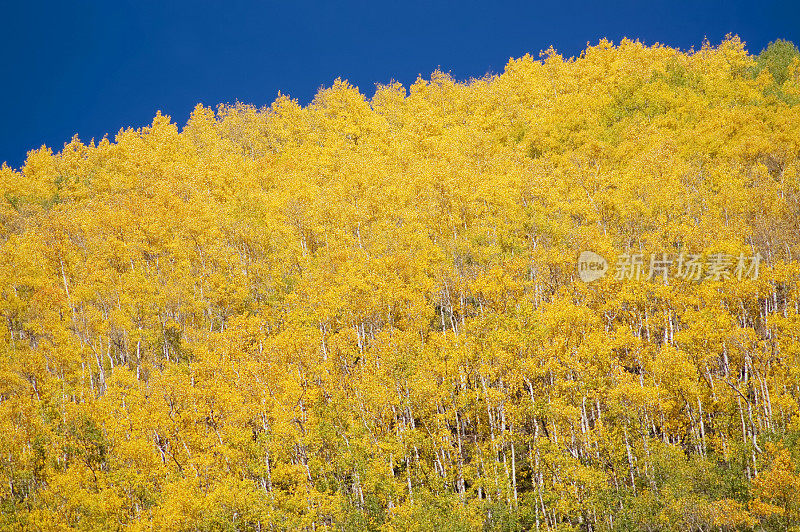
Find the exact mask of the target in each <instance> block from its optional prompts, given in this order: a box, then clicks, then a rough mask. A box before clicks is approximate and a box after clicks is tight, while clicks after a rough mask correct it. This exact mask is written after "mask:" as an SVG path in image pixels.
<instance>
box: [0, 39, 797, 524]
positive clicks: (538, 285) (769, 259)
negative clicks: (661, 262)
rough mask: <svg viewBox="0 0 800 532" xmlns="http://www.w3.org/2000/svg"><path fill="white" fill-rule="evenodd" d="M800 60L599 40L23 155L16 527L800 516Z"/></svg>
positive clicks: (2, 283) (1, 419)
mask: <svg viewBox="0 0 800 532" xmlns="http://www.w3.org/2000/svg"><path fill="white" fill-rule="evenodd" d="M767 52H769V53H767ZM799 56H800V54H798V53H797V49H796V48H795V47H794V46H793V45H791V43H786V42H784V41H781V42H778V43H776V44H774V45H772V46H771V47H770V48H769V49H768V50H767V51H765V52H763V53H762V54H761V55H759V56H754V55H751V54H750V53H748V52H747V50H746V49H745V46H744V44H743V43H742V42H741V41H740V40H739V39H738V38H736V37H729V38H727V39H726V40H725V41H723V42H722V43H721V44H719V45H718V46H711V45H708V44H706V45H704V46H703V47H702V49H700V50H692V51H680V50H676V49H673V48H669V47H665V46H660V45H655V46H645V45H643V44H641V43H639V42H638V41H637V42H634V41H629V40H625V41H623V42H621V43H619V44H618V45H616V46H615V45H612V44H611V43H609V42H607V41H601V42H600V43H599V44H598V45H597V46H591V47H588V48H587V49H586V50H585V51H584V52H583V53H582V54H581V56H580V57H578V58H575V59H569V60H567V59H565V58H563V57H562V56H560V55H559V54H558V53H556V51H555V50H553V49H550V50H548V51H547V52H545V53H544V54H542V56H541V57H540V58H533V57H530V56H525V57H522V58H520V59H512V60H510V61H509V63H508V65H507V66H506V68H505V71H504V72H503V73H502V74H499V75H496V76H487V77H485V78H483V79H475V80H471V81H469V82H456V81H454V80H453V79H451V77H449V76H448V75H446V74H444V73H442V72H435V73H433V74H432V76H431V77H430V79H428V80H425V79H418V80H417V81H416V82H415V83H414V84H413V85H411V86H410V87H408V88H405V87H403V86H401V85H400V84H391V85H388V86H380V87H378V89H377V91H376V92H375V95H374V96H373V97H372V98H371V99H367V98H366V97H365V96H364V95H363V94H362V93H361V92H359V90H358V89H357V88H355V87H352V86H351V85H349V84H348V83H347V82H344V81H339V80H337V81H336V82H335V83H334V84H333V86H331V87H330V88H326V89H323V90H320V91H319V93H318V94H317V96H316V98H315V99H314V101H313V102H312V103H311V104H309V105H308V106H305V107H301V106H300V105H298V103H297V102H296V101H293V100H292V99H290V98H288V97H285V96H281V97H279V98H278V99H277V100H276V101H275V102H274V103H273V104H272V105H271V106H270V107H268V108H264V109H257V108H254V107H252V106H248V105H243V104H236V105H223V106H220V107H219V108H218V109H216V110H215V109H210V108H207V107H203V106H198V107H197V108H196V109H195V110H194V112H193V113H192V115H191V117H190V119H189V120H188V123H187V124H186V125H185V127H183V128H182V129H179V127H178V126H177V125H176V124H174V123H172V122H171V120H170V119H169V118H168V117H166V116H161V115H158V116H156V117H155V119H154V120H153V123H152V125H151V126H149V127H145V128H142V129H141V130H132V129H128V130H124V131H120V132H119V134H118V135H117V136H116V138H115V139H114V141H113V142H112V141H110V140H108V139H103V140H101V141H100V142H99V143H97V144H95V143H90V144H88V145H87V144H84V143H82V142H81V141H80V140H78V139H77V138H75V139H73V140H72V141H71V142H70V143H69V144H67V145H65V146H64V149H63V150H62V151H61V152H60V153H53V152H52V151H51V150H50V149H47V148H42V149H40V150H37V151H32V152H30V153H29V155H28V158H27V161H26V163H25V165H24V167H23V168H21V169H20V170H19V171H17V170H13V169H11V168H8V167H7V166H4V167H3V168H2V170H0V191H2V198H0V315H1V316H2V330H3V334H2V337H1V338H0V436H1V437H0V528H3V529H30V530H34V529H35V530H101V529H102V530H116V529H120V528H129V529H132V530H145V529H146V530H151V529H154V530H296V529H303V530H321V529H348V530H367V529H369V530H387V531H388V530H409V529H418V530H466V529H489V530H592V531H601V530H703V531H708V530H751V529H755V530H787V529H795V530H797V529H798V527H800V489H799V488H800V444H799V443H798V442H799V441H800V403H799V401H800V308H799V306H798V305H799V304H800V294H798V289H800V284H799V283H800V266H798V263H797V257H798V256H800V105H798V102H800V59H798V57H799ZM587 249H590V250H593V251H595V252H597V253H599V254H601V255H602V256H604V257H609V258H611V257H615V256H617V255H618V254H621V253H629V252H632V251H635V252H637V253H679V252H681V251H684V250H685V251H690V252H695V253H715V252H724V253H729V254H732V255H739V254H740V253H746V254H748V255H752V254H753V253H756V252H759V253H761V254H762V255H763V256H764V263H763V264H762V267H761V270H760V274H759V276H758V278H757V279H751V278H744V279H741V280H740V279H737V278H735V277H734V278H730V279H723V280H719V281H714V280H703V281H699V282H687V281H684V280H680V279H671V280H670V281H669V283H667V284H665V283H663V282H661V281H655V280H645V279H642V280H639V281H636V280H615V279H613V277H611V276H607V277H605V278H603V279H601V280H599V281H596V282H594V283H591V284H587V283H584V282H581V281H580V280H579V279H578V276H577V274H576V269H575V261H576V257H577V256H578V254H579V253H580V252H581V251H583V250H587ZM793 527H794V528H793Z"/></svg>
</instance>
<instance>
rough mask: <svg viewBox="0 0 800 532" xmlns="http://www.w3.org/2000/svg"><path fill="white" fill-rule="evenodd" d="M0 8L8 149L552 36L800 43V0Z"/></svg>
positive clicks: (471, 69) (365, 84)
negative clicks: (730, 36)
mask: <svg viewBox="0 0 800 532" xmlns="http://www.w3.org/2000/svg"><path fill="white" fill-rule="evenodd" d="M2 13H3V16H2V18H0V21H2V25H0V50H2V52H0V72H2V74H0V75H1V76H2V77H0V80H1V81H0V101H2V103H3V112H2V114H0V162H2V161H7V162H8V164H9V165H11V166H14V167H19V166H20V165H21V164H22V163H23V162H24V159H25V154H26V152H27V151H28V150H29V149H32V148H37V147H39V146H41V145H42V144H47V145H48V146H50V147H52V148H53V149H54V150H55V151H60V150H61V149H62V148H63V146H64V143H65V142H67V141H69V140H70V138H71V137H72V135H73V134H75V133H77V134H78V135H79V136H80V138H81V139H82V140H84V141H87V142H88V141H89V140H90V139H91V138H95V139H98V140H99V139H100V138H102V137H103V135H104V134H106V133H108V134H109V138H111V139H113V138H114V135H115V134H116V132H117V131H118V130H119V129H120V128H122V127H127V126H133V127H141V126H144V125H147V124H149V123H150V122H151V121H152V118H153V116H154V115H155V113H156V111H157V110H161V111H162V112H163V113H164V114H168V115H170V116H171V117H172V119H173V121H176V122H177V123H178V124H179V125H181V126H182V125H183V124H184V123H185V121H186V119H187V117H188V115H189V113H190V112H191V110H192V108H193V107H194V106H195V105H196V104H197V103H198V102H202V103H203V104H206V105H211V106H216V104H218V103H221V102H234V101H236V100H239V101H242V102H246V103H252V104H256V105H258V106H261V105H264V104H269V103H271V102H272V101H273V100H274V99H275V97H276V95H277V93H278V91H279V90H280V91H281V92H283V93H284V94H289V95H290V96H292V97H294V98H297V99H299V100H300V102H301V103H302V104H306V103H308V102H309V101H310V100H311V99H312V98H313V96H314V94H315V93H316V91H317V89H318V88H319V87H320V86H329V85H330V84H331V83H332V82H333V80H334V79H336V77H337V76H341V77H342V78H346V79H348V80H349V81H350V82H351V83H352V84H354V85H357V86H358V87H359V88H360V89H361V91H362V92H363V93H365V94H366V95H367V96H368V97H371V96H372V94H373V93H374V90H375V84H376V83H386V82H388V81H390V80H392V79H395V80H397V81H400V82H401V83H403V84H404V85H406V86H408V85H409V84H410V83H412V82H413V81H414V80H415V79H416V77H417V75H418V74H422V75H423V77H426V76H428V75H429V74H430V73H431V72H432V71H433V70H434V69H436V68H437V67H440V68H441V69H442V70H444V71H449V72H451V73H452V75H453V76H454V77H456V78H457V79H468V78H470V77H479V76H482V75H483V74H485V73H487V72H492V73H497V72H502V70H503V68H504V66H505V64H506V62H507V61H508V59H509V57H519V56H522V55H524V54H525V53H527V52H530V53H533V54H538V52H539V51H540V50H544V49H546V48H547V47H549V46H550V45H551V44H552V45H553V46H555V48H556V49H557V50H558V51H559V52H561V53H562V54H563V55H565V56H573V55H578V54H580V52H581V50H583V49H584V48H585V47H586V44H587V42H589V43H591V44H596V43H597V41H598V40H599V39H601V38H602V37H607V38H608V39H610V40H612V41H614V42H615V43H617V42H618V41H619V40H620V39H621V38H622V37H625V36H627V37H631V38H638V39H640V40H642V41H644V42H645V43H647V44H652V43H654V42H661V43H664V44H668V45H671V46H676V47H679V48H681V49H688V48H690V47H692V46H694V47H695V48H699V47H700V45H701V43H702V40H703V38H704V37H707V38H708V39H709V40H710V41H711V43H712V44H717V43H719V42H720V41H721V40H722V39H723V38H724V36H725V34H726V33H729V32H731V33H736V34H738V35H739V36H740V37H741V38H742V39H743V40H744V41H745V42H746V43H747V47H748V50H750V51H751V52H752V53H758V52H759V51H760V50H761V49H763V48H764V47H765V46H766V45H767V44H768V43H769V42H770V41H772V40H774V39H776V38H784V39H789V40H792V41H794V42H795V43H798V42H800V6H799V5H798V2H796V1H794V2H791V1H788V0H783V1H769V0H767V1H763V2H749V3H744V2H736V1H716V0H709V1H705V2H696V3H695V2H685V1H678V2H648V1H646V0H642V1H639V2H609V1H602V2H577V1H567V2H558V1H552V0H551V1H548V2H504V1H499V0H497V1H494V2H471V1H462V2H438V3H427V2H416V1H405V2H381V1H373V2H330V3H321V2H320V3H308V2H293V1H291V0H284V1H282V2H270V1H262V2H246V1H237V0H231V1H228V2H218V3H216V2H204V1H202V0H195V1H194V2H185V1H176V2H169V1H168V0H165V1H163V2H149V1H146V0H139V1H124V0H123V1H112V2H101V1H99V0H98V1H96V2H83V1H80V0H78V1H73V2H37V1H19V2H17V3H16V5H11V4H10V2H7V3H5V5H4V6H3V9H2Z"/></svg>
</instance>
